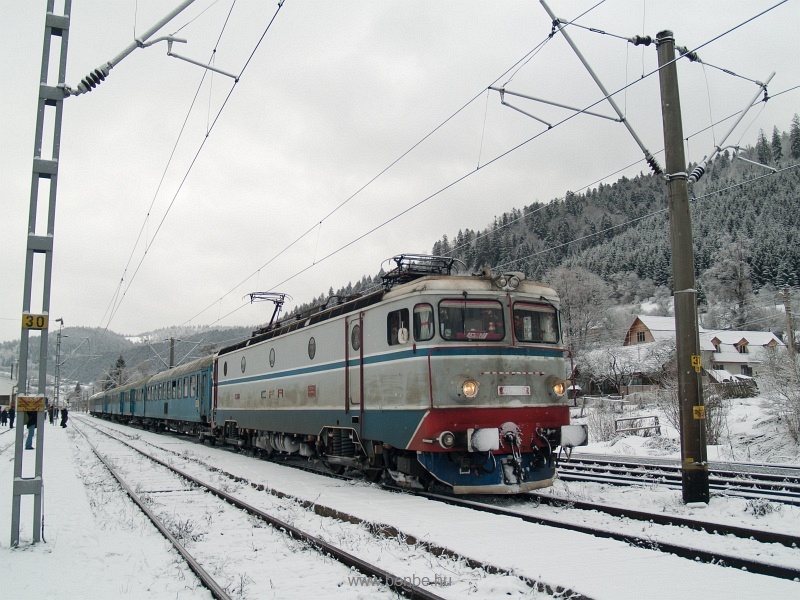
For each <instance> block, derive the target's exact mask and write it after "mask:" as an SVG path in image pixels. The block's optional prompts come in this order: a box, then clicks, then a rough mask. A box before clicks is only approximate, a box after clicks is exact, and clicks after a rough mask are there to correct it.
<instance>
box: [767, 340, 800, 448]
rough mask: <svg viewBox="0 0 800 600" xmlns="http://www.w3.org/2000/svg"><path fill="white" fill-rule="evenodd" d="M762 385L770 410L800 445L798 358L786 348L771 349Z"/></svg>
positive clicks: (768, 352)
mask: <svg viewBox="0 0 800 600" xmlns="http://www.w3.org/2000/svg"><path fill="white" fill-rule="evenodd" d="M764 356H765V360H764V364H763V365H762V369H761V376H760V377H759V385H760V386H761V388H762V389H763V391H764V393H765V396H766V398H767V409H768V410H769V412H770V414H772V415H773V416H775V417H777V419H778V422H779V423H781V424H783V426H784V427H785V428H786V430H787V432H788V433H789V436H790V437H791V438H792V439H793V440H794V442H795V443H800V382H798V372H800V370H799V369H798V362H797V357H793V356H792V355H791V354H789V353H788V352H787V351H786V349H785V348H782V347H775V348H769V349H767V352H766V353H765V355H764Z"/></svg>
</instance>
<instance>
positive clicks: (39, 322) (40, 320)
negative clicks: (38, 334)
mask: <svg viewBox="0 0 800 600" xmlns="http://www.w3.org/2000/svg"><path fill="white" fill-rule="evenodd" d="M48 321H49V319H48V317H47V315H32V314H30V313H25V314H23V315H22V328H23V329H47V324H48Z"/></svg>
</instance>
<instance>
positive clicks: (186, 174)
mask: <svg viewBox="0 0 800 600" xmlns="http://www.w3.org/2000/svg"><path fill="white" fill-rule="evenodd" d="M283 3H284V0H281V1H280V2H279V3H278V7H277V9H276V10H275V12H274V13H273V15H272V18H271V19H270V20H269V22H268V23H267V25H266V27H265V28H264V30H263V32H262V34H261V36H260V37H259V39H258V41H257V42H256V44H255V46H254V47H253V49H252V51H251V52H250V54H249V55H248V57H247V60H246V61H245V64H244V66H243V67H242V68H241V70H240V71H239V74H238V77H237V78H236V80H235V81H234V83H233V84H232V85H231V87H230V89H229V91H228V94H227V95H226V97H225V99H224V100H223V102H222V104H221V106H220V108H219V110H218V111H217V113H216V115H215V117H214V119H213V121H212V123H211V124H210V125H209V126H208V129H207V133H206V135H205V136H204V137H203V139H202V141H201V142H200V145H199V147H198V148H197V150H196V152H195V154H194V156H193V158H192V160H191V162H190V164H189V166H188V167H187V169H186V172H185V173H184V176H183V177H182V179H181V181H180V184H179V186H178V188H177V190H176V191H175V194H174V195H173V197H172V200H171V201H170V203H169V205H168V207H167V210H166V212H165V213H164V215H163V216H162V218H161V221H160V222H159V224H158V227H157V228H156V231H155V232H154V233H153V237H152V238H151V239H150V241H149V243H148V244H147V246H146V247H145V250H144V253H143V255H142V257H141V259H140V260H139V263H138V264H137V266H136V269H135V271H134V273H133V275H132V276H131V278H130V280H128V282H127V286H126V287H125V289H124V290H123V291H122V292H121V295H119V297H118V299H117V301H116V304H115V305H114V306H113V308H112V310H111V313H110V315H109V317H108V321H107V323H106V325H105V328H106V329H107V328H108V327H109V325H110V323H111V321H112V320H113V318H114V316H115V314H116V312H117V310H118V309H119V306H120V305H121V304H122V301H123V300H124V298H125V295H126V294H127V291H128V289H130V286H131V285H132V283H133V280H134V279H135V278H136V275H137V273H138V272H139V269H140V268H141V266H142V263H143V262H144V259H145V257H146V256H147V252H148V251H149V249H150V247H151V246H152V245H153V243H154V242H155V239H156V237H157V236H158V233H159V231H160V230H161V228H162V226H163V225H164V222H165V221H166V218H167V216H168V215H169V212H170V210H171V209H172V206H173V205H174V203H175V201H176V199H177V197H178V195H179V194H180V192H181V190H182V189H183V185H184V184H185V183H186V180H187V179H188V177H189V174H190V173H191V171H192V169H193V167H194V165H195V163H196V162H197V159H198V157H199V155H200V153H201V152H202V150H203V148H204V147H205V144H206V142H207V141H208V138H209V135H210V133H211V131H212V130H213V129H214V126H215V125H216V123H217V121H218V120H219V117H220V115H221V114H222V112H223V111H224V110H225V107H226V106H227V105H228V101H229V100H230V98H231V96H232V95H233V90H234V89H235V88H236V85H237V84H238V82H239V81H240V80H241V78H242V76H243V75H244V73H245V71H246V70H247V67H248V65H249V64H250V62H251V61H252V59H253V56H255V53H256V51H257V50H258V48H259V47H260V45H261V43H262V42H263V41H264V38H265V37H266V35H267V32H268V31H269V30H270V28H271V27H272V24H273V23H274V22H275V19H276V18H277V16H278V13H279V11H280V9H281V8H282V6H283ZM232 9H233V6H231V10H232ZM229 18H230V12H229V14H228V16H227V17H226V20H225V24H226V25H227V23H228V19H229ZM223 30H224V27H223ZM221 35H222V32H221V33H220V37H221ZM201 85H202V81H201ZM198 93H199V89H198V92H196V94H195V99H194V100H193V101H192V106H193V105H194V101H195V100H196V98H197V94H198ZM190 111H191V108H190ZM187 119H188V115H187ZM184 126H185V124H184ZM182 133H183V128H182V129H181V134H182ZM176 145H177V142H176ZM173 155H174V149H173V154H172V155H170V161H171V160H172V156H173ZM163 178H164V175H162V181H163ZM159 185H160V184H159ZM151 207H152V204H151ZM126 270H127V267H126Z"/></svg>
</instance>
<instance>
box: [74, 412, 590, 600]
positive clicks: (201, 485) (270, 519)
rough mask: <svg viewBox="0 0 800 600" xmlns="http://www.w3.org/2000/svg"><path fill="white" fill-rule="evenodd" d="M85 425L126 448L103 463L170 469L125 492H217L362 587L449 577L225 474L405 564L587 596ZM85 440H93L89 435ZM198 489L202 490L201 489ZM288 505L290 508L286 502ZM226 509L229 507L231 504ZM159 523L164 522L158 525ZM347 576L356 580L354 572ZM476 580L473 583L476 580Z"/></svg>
mask: <svg viewBox="0 0 800 600" xmlns="http://www.w3.org/2000/svg"><path fill="white" fill-rule="evenodd" d="M86 426H88V427H90V428H92V429H94V430H95V431H96V432H97V433H96V435H95V437H97V436H99V435H102V436H106V437H107V438H108V439H113V440H114V442H115V444H116V445H117V446H119V447H122V448H124V449H125V450H124V451H123V452H119V451H118V450H117V451H115V454H116V455H117V458H115V459H111V460H109V459H108V458H105V459H103V458H101V460H103V462H104V464H106V465H107V466H108V468H109V470H112V471H113V466H112V465H111V464H109V463H110V462H112V461H120V460H122V461H124V462H126V463H128V462H130V463H134V462H135V463H137V464H144V463H141V461H145V462H146V463H149V464H151V465H158V467H159V468H160V469H163V470H168V471H169V472H170V476H171V478H172V479H171V480H172V483H162V482H161V481H160V479H159V481H158V482H157V483H155V482H153V481H147V482H143V481H138V482H137V483H135V484H134V485H131V484H130V483H122V481H121V484H122V485H123V487H124V488H125V491H126V493H128V494H129V495H131V497H132V498H133V497H134V496H135V495H136V491H135V489H137V488H146V489H149V490H151V492H150V493H151V495H152V494H153V490H154V489H157V493H158V494H159V498H161V497H163V495H168V494H172V493H178V494H182V495H186V494H188V493H189V491H190V489H191V488H194V490H192V491H195V492H196V493H200V494H203V495H205V496H211V495H213V496H215V497H217V498H219V499H220V500H222V501H224V503H225V504H227V505H231V506H233V507H236V510H238V511H240V512H242V511H243V512H244V513H246V514H247V515H249V516H250V517H257V518H258V519H261V520H263V521H264V522H266V523H268V524H269V525H270V526H271V527H272V528H273V529H275V530H277V531H280V532H284V533H283V534H281V535H284V534H285V535H288V536H290V537H291V538H292V539H293V540H299V541H300V542H302V543H303V544H305V545H306V546H307V547H309V548H313V549H314V550H316V551H317V552H318V553H319V554H320V556H322V557H323V558H324V557H325V556H328V557H333V558H334V559H336V560H337V561H339V562H340V563H341V564H343V565H345V566H346V567H348V568H349V569H355V570H357V571H358V572H359V573H360V574H361V577H362V579H361V580H360V581H361V586H362V587H363V586H364V585H370V586H374V585H375V583H376V582H381V583H384V584H385V587H386V589H387V591H388V590H391V592H392V593H396V594H401V595H403V596H405V597H409V598H422V599H430V600H434V599H440V598H443V597H445V596H439V595H437V594H436V593H433V592H432V591H431V590H430V589H426V587H428V588H431V587H437V586H438V587H437V591H439V589H444V588H446V587H449V586H447V584H446V580H445V577H440V578H439V579H437V577H438V576H437V575H436V574H431V576H430V577H425V576H419V575H415V576H411V577H410V576H407V575H406V576H400V575H396V573H397V572H399V569H398V568H397V567H390V568H392V570H391V571H390V570H388V569H387V568H384V567H382V566H380V565H377V564H374V563H373V562H371V561H368V560H365V559H364V558H360V557H358V556H356V555H355V554H353V553H351V552H348V551H345V550H343V549H341V548H339V547H338V546H337V545H334V544H331V543H330V541H329V540H326V539H323V536H320V535H318V534H311V533H308V532H306V531H304V530H303V529H301V528H299V527H297V526H296V525H293V524H292V523H289V522H288V521H287V520H283V519H279V518H277V517H275V516H274V515H272V514H268V513H267V512H266V511H264V510H262V509H260V508H257V507H256V506H254V505H253V504H251V503H248V502H246V501H245V500H243V499H242V498H240V495H241V493H240V492H241V491H237V493H236V494H235V495H234V494H233V493H230V492H228V491H225V489H223V488H225V487H227V486H226V483H225V481H224V480H225V479H227V480H228V481H230V480H233V481H235V482H236V483H238V484H242V485H244V486H249V487H250V488H252V489H255V490H256V491H258V492H264V491H267V492H271V494H272V496H274V497H276V498H279V499H280V500H281V501H282V502H279V503H277V504H278V505H279V506H278V508H276V510H284V511H286V512H293V513H295V514H294V519H293V520H295V521H298V520H300V521H303V522H307V521H308V520H309V518H308V517H306V516H303V517H301V518H299V519H298V518H297V515H296V513H297V511H298V509H302V510H303V511H304V512H307V513H311V514H313V515H315V516H317V517H319V519H327V520H329V521H330V520H335V521H337V522H338V524H339V526H340V527H349V528H351V529H358V530H359V531H358V535H359V536H360V539H359V545H362V546H365V547H366V548H367V552H369V550H368V549H369V543H370V542H369V540H368V539H365V529H369V530H370V532H369V535H368V536H367V537H372V538H373V546H376V543H375V542H374V540H377V546H376V550H375V551H373V554H374V555H385V554H386V544H387V543H388V542H387V540H388V541H389V542H393V543H394V545H395V547H394V548H392V549H390V552H389V554H390V555H402V554H405V555H407V558H406V559H405V560H404V561H403V562H404V563H406V564H405V566H406V567H408V566H409V562H411V561H413V563H416V564H418V565H422V564H427V565H428V566H429V567H430V565H436V564H439V565H441V564H442V563H443V561H445V562H448V561H449V563H450V564H448V566H447V568H448V570H450V569H452V568H453V566H454V565H456V564H459V565H460V568H461V569H462V573H461V574H460V575H459V577H458V580H459V581H464V582H468V581H472V582H478V581H485V580H487V579H489V580H491V579H492V578H494V579H497V578H501V579H502V578H511V579H514V580H515V581H517V582H521V583H522V584H523V585H524V586H525V587H527V588H531V589H529V590H528V591H529V592H531V593H532V592H535V593H537V594H539V595H537V596H535V597H542V595H550V594H561V593H567V594H568V595H569V597H571V598H576V599H580V598H585V596H581V595H579V594H574V593H573V592H571V591H569V590H564V589H563V588H558V589H555V590H553V589H550V588H548V586H546V585H544V584H541V583H538V582H536V581H532V580H525V578H522V577H519V576H517V575H514V574H512V573H510V572H508V571H505V570H503V569H500V568H497V567H493V566H491V565H486V564H483V563H481V562H479V561H471V560H469V559H466V558H464V557H461V556H457V555H455V554H454V553H452V552H450V551H448V550H447V549H446V548H442V547H438V546H435V545H433V544H430V543H428V542H424V541H421V540H418V539H415V538H414V537H413V536H408V535H405V534H403V532H400V531H397V530H396V529H394V528H392V527H391V526H390V525H386V524H375V523H366V522H365V521H363V520H362V519H359V518H357V517H355V516H352V515H349V514H345V513H343V512H341V511H337V510H333V509H329V508H327V507H324V506H321V505H319V504H318V503H316V502H303V501H299V500H297V499H294V498H292V497H290V496H287V495H285V494H282V493H280V492H277V491H274V490H268V489H266V488H265V486H263V485H258V484H252V485H251V484H250V483H249V482H247V481H245V480H244V479H243V478H241V477H239V476H236V475H233V474H230V473H223V472H221V471H219V470H218V469H214V468H213V467H209V466H208V465H202V463H200V461H197V460H190V459H187V458H186V457H183V456H182V455H180V454H178V453H175V452H172V451H170V450H164V449H160V450H161V452H162V454H164V453H166V454H167V455H168V456H167V458H166V459H163V458H158V457H155V456H152V455H150V454H149V453H148V452H146V451H144V450H142V449H141V448H139V447H137V445H139V444H136V442H135V441H134V439H135V437H136V436H127V437H128V438H129V440H130V441H125V440H122V439H120V438H119V437H117V436H115V435H112V434H110V433H109V432H108V431H103V430H102V429H101V428H99V427H96V426H95V425H93V424H91V423H89V422H88V421H85V420H81V423H80V427H82V428H83V427H86ZM84 435H85V433H84ZM132 438H133V439H132ZM87 441H89V440H88V437H87ZM132 442H133V443H132ZM89 443H90V444H91V443H92V442H91V441H90V442H89ZM92 447H93V451H94V452H95V453H96V454H98V456H100V454H102V452H101V451H100V450H98V449H96V448H95V447H94V445H92ZM135 455H138V457H136V456H135ZM139 457H141V458H139ZM181 461H184V462H186V463H193V467H194V468H192V469H191V470H192V471H197V470H205V471H206V472H207V473H206V476H205V477H198V476H197V475H196V474H193V473H189V472H187V470H186V468H185V466H184V468H178V467H177V466H176V465H175V464H174V463H177V462H181ZM153 468H154V467H152V466H151V467H147V468H143V467H138V468H129V469H127V471H128V473H127V474H126V475H124V476H119V475H115V477H119V479H120V480H121V479H130V478H131V477H132V473H135V472H137V471H139V472H144V471H152V470H153ZM209 474H210V475H213V476H214V477H216V478H218V479H220V480H222V483H221V484H218V485H210V484H209V483H208V482H207V481H204V479H206V478H207V477H208V476H209ZM176 477H177V478H179V480H177V479H175V478H176ZM187 482H188V484H190V488H189V489H187ZM198 490H199V492H197V491H198ZM262 496H263V494H262ZM148 502H149V501H147V500H144V501H141V503H140V502H139V501H137V504H139V505H140V507H142V508H143V510H145V511H146V512H147V510H146V509H147V505H148ZM183 502H184V505H185V502H186V501H185V499H184V501H183ZM287 505H288V508H286V506H287ZM215 510H218V509H215ZM226 510H230V509H229V508H228V509H226ZM150 512H155V511H152V510H151V511H150ZM160 512H161V513H162V514H163V512H164V510H161V511H160ZM167 512H168V511H167ZM271 512H272V511H271ZM148 516H149V517H150V518H151V519H152V518H156V519H157V518H158V515H154V516H151V515H150V514H148ZM159 529H161V528H160V527H159ZM167 529H169V527H167ZM322 529H323V530H324V529H328V530H330V529H331V526H330V525H327V526H325V527H322ZM165 535H166V534H165ZM167 537H168V538H170V536H169V535H167ZM172 537H178V536H175V535H174V534H173V535H172ZM171 541H172V540H171ZM177 547H178V546H176V548H177ZM404 550H405V551H404ZM179 552H181V554H182V555H184V557H185V558H186V557H187V555H188V552H186V551H185V548H184V549H183V550H180V549H179ZM410 555H413V558H411V557H410ZM186 560H187V561H188V562H189V564H190V566H191V568H192V570H194V571H195V572H196V573H197V574H198V577H200V579H201V580H202V581H203V582H204V585H206V586H207V587H208V588H209V589H210V590H211V591H212V594H213V595H214V596H215V597H218V598H226V597H228V596H226V595H223V594H224V593H225V592H226V590H227V589H229V588H230V586H229V585H228V586H224V585H219V584H217V583H215V582H214V581H213V578H211V579H210V581H209V582H208V583H206V577H208V575H207V573H206V574H203V571H202V566H200V562H201V561H200V560H199V559H197V558H194V557H188V558H186ZM206 562H208V559H206ZM323 562H324V561H323ZM270 564H271V563H270ZM195 565H196V566H195ZM247 566H248V567H249V568H250V569H252V564H249V565H247ZM411 566H413V565H411ZM196 567H198V568H196ZM329 567H330V565H328V564H326V568H329ZM312 568H314V569H316V568H317V567H316V566H314V567H312ZM465 569H466V570H467V571H471V573H466V572H463V571H464V570H465ZM404 570H405V569H404ZM420 570H421V567H414V572H415V573H419V572H420ZM451 572H452V571H451ZM331 577H332V579H331V580H335V579H334V578H335V575H332V576H331ZM414 577H416V578H417V579H418V580H419V582H420V584H416V583H414ZM364 578H366V579H364ZM349 579H350V580H352V578H349ZM452 579H453V578H452V577H451V578H449V580H450V581H452ZM442 582H445V583H442ZM472 585H474V583H473V584H472ZM215 588H216V590H215ZM370 589H372V588H370ZM293 592H294V591H293ZM447 592H448V595H447V596H446V597H451V598H452V597H459V596H460V595H462V594H463V591H459V590H457V589H455V588H453V589H447ZM450 592H452V593H450ZM587 600H588V599H587Z"/></svg>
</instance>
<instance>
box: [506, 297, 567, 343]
mask: <svg viewBox="0 0 800 600" xmlns="http://www.w3.org/2000/svg"><path fill="white" fill-rule="evenodd" d="M514 337H515V338H516V340H517V341H518V342H531V343H545V344H555V343H557V342H558V338H559V336H558V316H557V314H556V309H555V308H553V307H552V306H547V305H544V304H532V303H529V302H515V303H514Z"/></svg>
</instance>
